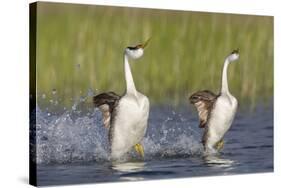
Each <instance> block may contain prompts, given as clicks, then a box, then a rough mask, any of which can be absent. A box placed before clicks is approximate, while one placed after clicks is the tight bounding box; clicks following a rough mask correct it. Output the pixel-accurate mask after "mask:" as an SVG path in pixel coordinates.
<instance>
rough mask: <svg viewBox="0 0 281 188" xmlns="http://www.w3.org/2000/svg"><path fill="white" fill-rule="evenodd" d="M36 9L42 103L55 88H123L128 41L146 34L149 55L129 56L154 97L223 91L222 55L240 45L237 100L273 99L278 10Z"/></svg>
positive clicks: (234, 78) (64, 94)
mask: <svg viewBox="0 0 281 188" xmlns="http://www.w3.org/2000/svg"><path fill="white" fill-rule="evenodd" d="M37 13H38V14H37V60H36V61H37V72H36V74H37V75H36V77H37V99H38V103H39V104H44V101H49V99H52V98H53V97H54V96H53V94H52V91H53V90H56V97H57V98H59V103H60V104H61V105H63V106H71V105H72V104H73V100H75V98H77V97H80V96H83V95H85V94H86V93H87V91H88V90H89V89H92V90H94V93H99V92H103V91H115V92H117V93H119V94H122V93H123V92H124V89H125V81H124V70H123V51H124V48H125V47H126V46H132V45H135V44H139V43H141V42H143V41H145V40H146V39H148V38H149V37H151V41H150V44H149V45H148V47H147V49H146V50H145V53H144V56H143V57H142V58H141V59H139V60H136V61H132V60H131V61H130V64H131V68H132V71H133V77H134V80H135V84H136V87H137V89H138V90H139V91H141V92H142V93H144V94H145V95H147V96H148V97H149V98H150V101H151V103H153V104H159V103H171V104H175V105H176V104H181V103H182V102H183V101H186V99H187V97H188V96H189V95H190V94H192V93H193V92H195V91H197V90H201V89H210V90H212V91H214V92H219V89H220V85H221V70H222V65H223V62H224V58H225V57H226V56H227V55H228V54H229V53H230V52H231V51H232V50H233V49H235V48H239V49H240V60H239V61H238V62H236V63H233V64H231V65H230V66H229V70H228V73H229V77H228V80H229V87H230V91H231V92H232V93H233V95H234V96H236V97H237V98H238V100H239V101H240V104H241V101H243V103H245V104H249V103H250V104H256V103H258V102H260V101H271V100H272V95H273V17H269V16H251V15H234V14H216V13H201V12H190V11H171V10H156V9H139V8H122V7H106V6H88V5H71V4H57V3H38V9H37ZM42 96H44V97H42ZM244 101H245V102H244ZM88 102H90V100H88Z"/></svg>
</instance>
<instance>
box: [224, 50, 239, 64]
mask: <svg viewBox="0 0 281 188" xmlns="http://www.w3.org/2000/svg"><path fill="white" fill-rule="evenodd" d="M227 59H228V61H229V62H233V61H236V60H238V59H239V49H236V50H233V51H232V52H231V54H230V55H229V56H228V57H227Z"/></svg>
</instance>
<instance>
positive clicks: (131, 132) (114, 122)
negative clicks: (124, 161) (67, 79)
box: [93, 39, 149, 160]
mask: <svg viewBox="0 0 281 188" xmlns="http://www.w3.org/2000/svg"><path fill="white" fill-rule="evenodd" d="M148 42H149V39H148V40H147V41H146V42H145V43H144V44H139V45H137V46H135V47H127V48H126V49H125V51H124V70H125V80H126V91H125V94H124V95H123V96H119V95H117V94H116V93H114V92H107V93H101V94H99V95H96V96H94V98H93V102H94V105H95V106H96V107H99V109H100V110H101V112H102V114H103V124H104V126H105V127H106V128H108V129H109V135H108V137H109V142H110V152H111V159H112V160H118V159H120V158H121V157H122V156H124V155H125V154H126V153H128V152H129V151H130V150H131V149H132V148H133V147H134V148H135V150H136V152H137V153H138V154H139V155H141V156H142V157H144V149H143V146H142V145H141V144H140V142H141V141H142V139H143V137H144V135H145V133H146V129H147V121H148V116H149V100H148V98H147V97H146V96H145V95H143V94H142V93H140V92H138V91H137V90H136V87H135V84H134V80H133V76H132V73H131V69H130V65H129V62H128V59H129V58H131V59H138V58H140V57H141V56H142V55H143V53H144V48H145V47H146V46H147V44H148Z"/></svg>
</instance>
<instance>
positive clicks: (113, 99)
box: [93, 92, 121, 128]
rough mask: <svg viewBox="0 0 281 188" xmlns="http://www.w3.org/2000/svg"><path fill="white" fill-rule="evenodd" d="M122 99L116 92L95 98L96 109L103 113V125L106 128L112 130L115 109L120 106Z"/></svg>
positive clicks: (102, 94)
mask: <svg viewBox="0 0 281 188" xmlns="http://www.w3.org/2000/svg"><path fill="white" fill-rule="evenodd" d="M120 98H121V96H119V95H117V94H116V93H114V92H106V93H101V94H99V95H96V96H94V97H93V103H94V105H95V107H98V108H99V109H100V111H101V112H102V116H103V125H104V126H105V127H106V128H110V124H111V121H112V119H113V118H112V116H113V113H114V109H115V107H116V106H117V105H118V102H119V100H120Z"/></svg>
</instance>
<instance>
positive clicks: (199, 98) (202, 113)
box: [189, 90, 218, 128]
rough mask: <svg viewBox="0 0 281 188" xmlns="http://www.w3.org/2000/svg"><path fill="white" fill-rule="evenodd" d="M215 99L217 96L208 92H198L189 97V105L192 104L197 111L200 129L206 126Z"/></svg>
mask: <svg viewBox="0 0 281 188" xmlns="http://www.w3.org/2000/svg"><path fill="white" fill-rule="evenodd" d="M217 97H218V95H216V94H214V93H213V92H211V91H208V90H203V91H198V92H196V93H194V94H192V95H191V96H190V97H189V101H190V103H191V104H193V105H194V106H195V107H196V109H197V111H198V116H199V120H200V123H199V127H200V128H204V127H205V126H206V124H207V121H208V117H209V114H210V111H211V109H212V107H213V104H214V103H215V101H216V99H217Z"/></svg>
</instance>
